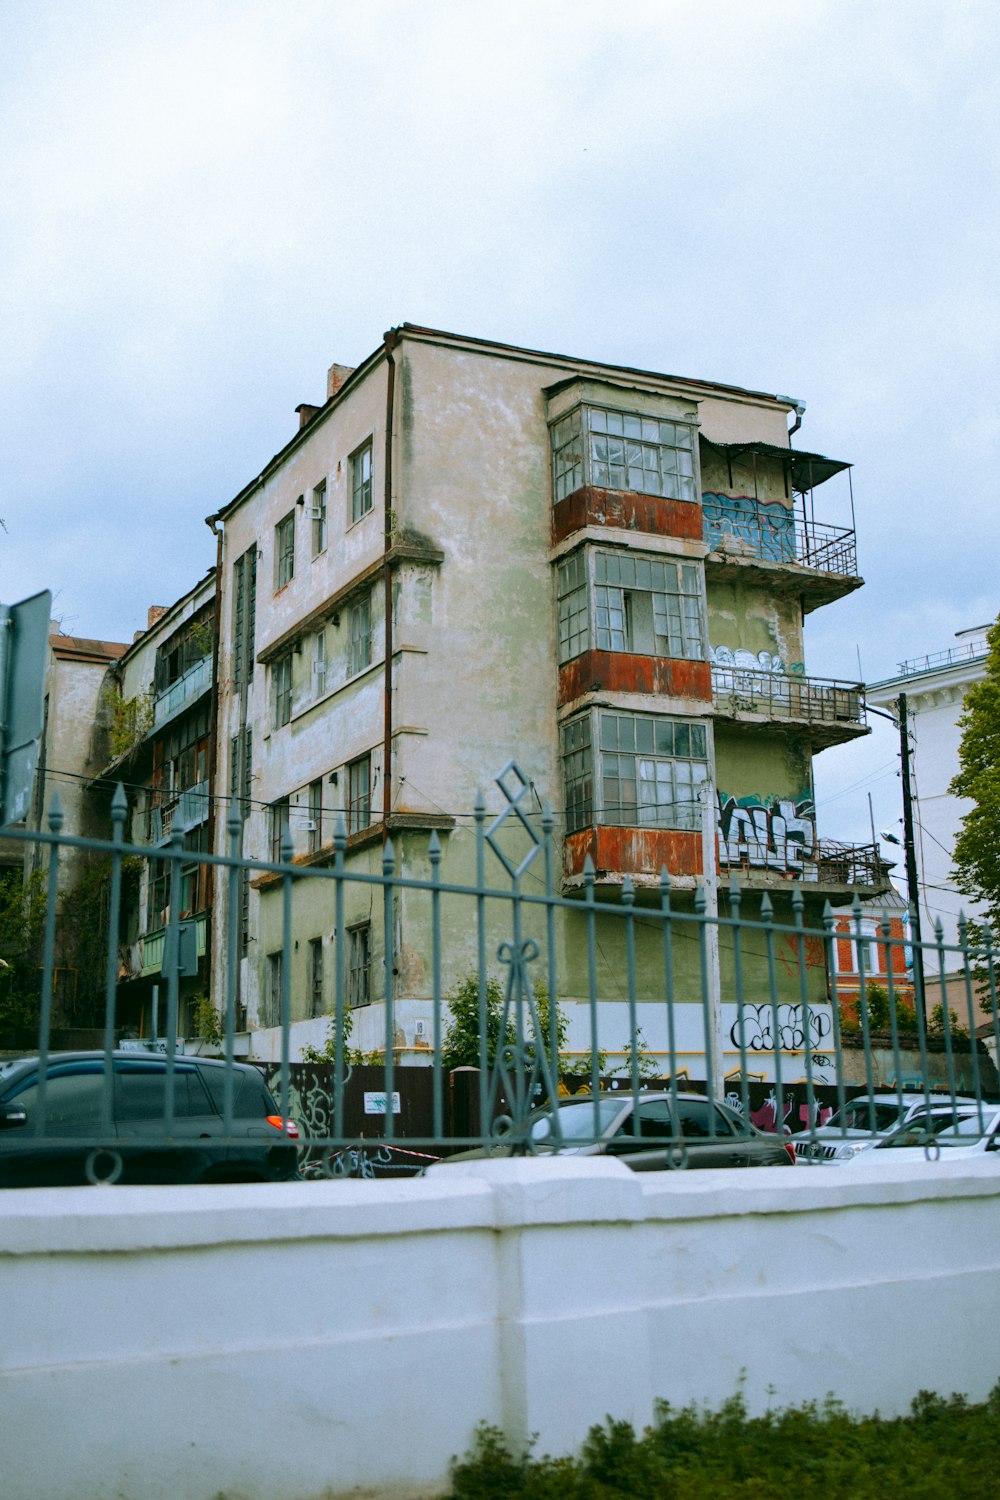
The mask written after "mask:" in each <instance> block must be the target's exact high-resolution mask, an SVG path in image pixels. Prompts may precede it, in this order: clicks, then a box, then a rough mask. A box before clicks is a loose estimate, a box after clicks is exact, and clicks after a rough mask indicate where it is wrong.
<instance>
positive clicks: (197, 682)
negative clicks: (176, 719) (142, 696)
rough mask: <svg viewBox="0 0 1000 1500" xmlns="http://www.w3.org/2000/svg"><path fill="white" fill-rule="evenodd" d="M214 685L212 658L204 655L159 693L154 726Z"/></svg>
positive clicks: (163, 721)
mask: <svg viewBox="0 0 1000 1500" xmlns="http://www.w3.org/2000/svg"><path fill="white" fill-rule="evenodd" d="M211 685H212V658H211V657H210V656H203V657H202V658H201V660H200V661H196V662H195V664H194V666H193V667H189V668H188V670H187V671H186V672H185V673H184V675H183V677H178V679H177V681H176V682H172V683H171V684H170V686H169V687H168V688H166V689H165V690H164V691H163V692H162V693H160V694H159V696H158V697H157V699H156V701H155V703H154V704H153V728H154V729H158V728H159V727H160V725H161V724H165V723H166V722H167V720H168V719H172V718H173V716H174V714H176V713H179V712H180V710H181V709H182V708H186V707H187V705H188V704H189V703H193V702H194V700H195V699H196V698H200V697H201V695H202V693H204V692H206V691H207V689H208V688H210V687H211Z"/></svg>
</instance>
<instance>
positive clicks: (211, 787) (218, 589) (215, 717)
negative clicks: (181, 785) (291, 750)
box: [205, 516, 225, 908]
mask: <svg viewBox="0 0 1000 1500" xmlns="http://www.w3.org/2000/svg"><path fill="white" fill-rule="evenodd" d="M218 519H219V518H218V516H206V517H205V525H206V526H208V527H209V529H210V530H211V533H212V535H213V536H214V537H215V604H214V608H213V612H212V707H211V713H210V716H209V721H208V847H209V849H210V850H212V851H213V852H214V850H215V786H216V760H217V758H218V753H219V640H220V637H221V635H222V544H223V540H224V536H225V527H224V526H221V527H220V526H218V525H217V524H216V523H217V521H218ZM208 905H209V908H211V906H212V890H211V886H210V887H209V895H208Z"/></svg>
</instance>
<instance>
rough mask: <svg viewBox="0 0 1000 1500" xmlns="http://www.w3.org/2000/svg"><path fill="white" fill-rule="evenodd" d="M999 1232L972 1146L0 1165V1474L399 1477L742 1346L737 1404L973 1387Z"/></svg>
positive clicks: (619, 1412) (638, 1419) (133, 1491)
mask: <svg viewBox="0 0 1000 1500" xmlns="http://www.w3.org/2000/svg"><path fill="white" fill-rule="evenodd" d="M998 1230H1000V1173H998V1171H997V1168H996V1164H995V1163H994V1162H986V1163H980V1164H978V1165H976V1166H972V1165H966V1166H965V1167H964V1168H961V1169H960V1168H956V1167H947V1166H945V1165H944V1164H941V1163H938V1164H926V1165H920V1166H914V1167H907V1168H897V1169H895V1170H892V1171H886V1172H884V1173H881V1174H875V1173H872V1172H870V1171H869V1172H868V1173H865V1172H863V1171H862V1169H859V1168H856V1167H845V1168H843V1169H839V1170H836V1171H834V1170H832V1169H831V1170H829V1171H825V1170H822V1169H817V1170H815V1171H810V1172H806V1171H805V1170H804V1169H796V1170H794V1171H793V1170H789V1169H778V1168H768V1169H764V1170H760V1171H752V1172H751V1171H742V1172H740V1171H721V1172H695V1173H688V1174H685V1173H679V1174H677V1175H676V1176H675V1175H672V1174H669V1173H653V1174H649V1175H648V1176H646V1175H643V1176H639V1175H633V1174H631V1173H629V1172H628V1171H627V1169H626V1168H624V1167H623V1166H622V1165H621V1164H620V1163H618V1162H613V1161H605V1160H577V1161H571V1160H562V1161H558V1160H557V1161H549V1162H544V1161H528V1162H522V1161H509V1162H491V1163H467V1164H465V1165H461V1166H459V1165H456V1166H452V1167H445V1166H442V1167H437V1168H433V1169H432V1170H431V1173H430V1175H429V1176H428V1177H427V1178H425V1179H423V1180H417V1181H412V1180H411V1181H395V1182H392V1181H339V1182H309V1183H288V1184H280V1185H271V1186H265V1187H222V1188H218V1187H213V1188H195V1189H190V1190H186V1191H185V1190H178V1189H157V1188H148V1189H143V1188H133V1189H115V1188H83V1189H61V1190H53V1191H38V1192H31V1191H24V1192H9V1193H6V1194H5V1195H4V1214H3V1217H2V1219H0V1298H2V1302H3V1307H4V1337H3V1341H2V1345H0V1403H2V1411H3V1414H4V1456H3V1473H4V1485H3V1488H4V1494H5V1496H6V1497H9V1500H32V1497H35V1496H39V1495H44V1496H45V1497H46V1500H118V1497H120V1496H122V1495H128V1496H132V1497H137V1496H140V1495H141V1496H142V1497H143V1500H216V1497H218V1496H220V1495H226V1496H229V1497H233V1500H235V1497H239V1500H309V1497H317V1500H319V1497H320V1496H323V1497H325V1500H333V1497H338V1496H347V1495H348V1494H356V1493H361V1492H363V1493H364V1494H366V1495H369V1496H376V1497H379V1496H381V1497H388V1496H397V1497H400V1500H402V1497H404V1496H405V1497H407V1500H416V1497H417V1496H419V1495H428V1496H429V1495H434V1494H438V1493H440V1492H441V1491H442V1490H443V1489H444V1488H445V1485H446V1481H447V1467H448V1461H449V1458H450V1457H451V1455H452V1454H455V1453H461V1452H464V1451H465V1450H466V1449H467V1448H468V1446H469V1444H470V1442H471V1440H472V1436H473V1432H474V1429H475V1426H476V1424H477V1423H478V1422H480V1421H482V1420H486V1421H489V1422H492V1423H494V1424H496V1425H498V1426H499V1427H501V1428H502V1429H503V1430H504V1431H505V1433H506V1434H507V1436H508V1438H509V1439H510V1441H511V1442H513V1443H520V1442H523V1441H524V1440H525V1438H526V1437H527V1436H528V1434H530V1433H532V1432H537V1433H538V1446H539V1450H540V1451H542V1452H546V1451H547V1452H552V1453H558V1452H564V1451H568V1450H571V1449H573V1448H575V1447H576V1446H577V1445H578V1444H579V1442H580V1441H581V1439H582V1438H583V1437H584V1435H585V1434H586V1431H587V1429H588V1427H589V1426H590V1425H591V1424H592V1423H594V1422H599V1421H601V1420H602V1419H603V1418H604V1416H605V1415H606V1414H611V1415H613V1416H615V1417H619V1418H626V1419H628V1420H630V1421H631V1422H633V1423H635V1424H636V1425H637V1426H641V1425H642V1424H644V1423H646V1422H648V1421H649V1420H650V1418H651V1417H652V1413H653V1404H654V1401H655V1400H656V1399H657V1398H661V1399H666V1400H668V1401H669V1402H671V1404H673V1405H683V1404H685V1403H687V1402H690V1401H701V1400H704V1401H708V1402H710V1403H712V1404H717V1403H719V1402H721V1401H723V1400H724V1399H725V1398H726V1397H727V1396H730V1395H732V1394H733V1391H734V1390H735V1388H736V1386H737V1383H738V1382H739V1381H740V1378H741V1373H742V1375H743V1377H744V1379H745V1386H744V1389H745V1395H746V1399H747V1402H748V1405H749V1407H750V1409H751V1410H753V1411H759V1410H762V1409H764V1408H765V1407H767V1406H774V1405H784V1404H788V1403H794V1402H798V1401H801V1400H804V1399H817V1400H822V1399H823V1397H824V1396H825V1395H826V1394H827V1393H828V1392H833V1393H834V1394H835V1395H836V1396H838V1397H839V1398H840V1400H842V1401H843V1402H844V1403H846V1405H847V1406H848V1407H850V1408H854V1409H857V1410H863V1411H871V1410H872V1409H874V1408H875V1407H878V1409H879V1410H880V1411H881V1412H882V1413H884V1414H886V1415H889V1414H891V1413H894V1412H899V1411H901V1410H904V1409H905V1408H906V1406H907V1405H908V1403H909V1401H910V1400H911V1398H912V1397H913V1396H914V1395H915V1394H916V1393H917V1391H918V1390H920V1389H928V1390H936V1391H940V1392H943V1393H948V1392H950V1391H953V1390H958V1391H964V1392H966V1393H968V1395H969V1396H970V1397H972V1398H973V1399H982V1398H983V1397H984V1396H985V1395H986V1394H987V1392H988V1391H989V1389H990V1388H991V1386H992V1385H993V1384H994V1383H995V1381H996V1379H997V1375H998V1364H1000V1361H998V1356H997V1353H996V1348H995V1341H994V1340H992V1339H990V1338H989V1337H983V1330H984V1329H989V1328H991V1327H994V1326H995V1325H996V1322H997V1318H998V1316H1000V1233H998ZM53 1434H57V1435H58V1440H57V1441H54V1440H53Z"/></svg>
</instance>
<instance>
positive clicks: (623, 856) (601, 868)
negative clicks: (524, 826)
mask: <svg viewBox="0 0 1000 1500" xmlns="http://www.w3.org/2000/svg"><path fill="white" fill-rule="evenodd" d="M588 854H589V855H590V857H591V859H592V860H593V862H594V869H595V871H596V872H597V878H598V879H599V880H600V879H601V878H602V877H607V876H609V875H611V876H624V875H659V873H660V871H661V870H662V869H663V868H664V866H666V869H667V873H668V874H669V875H671V876H675V875H700V874H701V834H700V832H699V833H694V832H691V831H689V830H686V829H679V828H603V827H602V828H582V829H580V831H579V832H578V833H570V834H567V836H566V839H565V842H564V844H563V872H564V874H565V876H566V878H567V879H570V878H572V877H574V876H579V875H582V874H583V865H584V861H585V859H586V858H587V855H588Z"/></svg>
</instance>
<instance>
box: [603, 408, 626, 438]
mask: <svg viewBox="0 0 1000 1500" xmlns="http://www.w3.org/2000/svg"><path fill="white" fill-rule="evenodd" d="M606 416H607V423H608V431H609V432H615V433H617V434H618V436H619V437H621V435H622V414H621V412H619V411H609V412H608V413H607V414H606Z"/></svg>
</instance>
